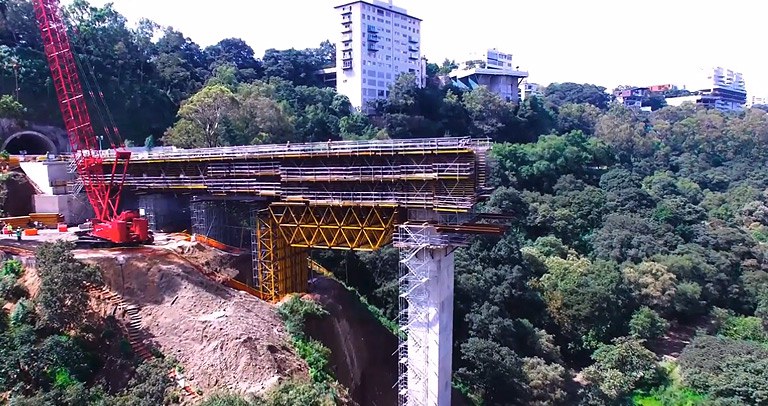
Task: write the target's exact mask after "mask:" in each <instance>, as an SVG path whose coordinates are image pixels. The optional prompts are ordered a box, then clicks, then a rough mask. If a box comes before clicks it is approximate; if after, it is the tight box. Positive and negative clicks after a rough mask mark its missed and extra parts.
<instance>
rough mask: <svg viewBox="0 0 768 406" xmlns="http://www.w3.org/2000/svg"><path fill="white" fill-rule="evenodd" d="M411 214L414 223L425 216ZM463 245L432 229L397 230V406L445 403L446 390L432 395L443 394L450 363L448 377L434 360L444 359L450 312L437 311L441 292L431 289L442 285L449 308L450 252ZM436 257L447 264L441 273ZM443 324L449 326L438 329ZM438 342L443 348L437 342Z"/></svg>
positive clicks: (461, 237)
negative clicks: (398, 309)
mask: <svg viewBox="0 0 768 406" xmlns="http://www.w3.org/2000/svg"><path fill="white" fill-rule="evenodd" d="M413 214H414V216H413V217H414V218H418V217H420V216H419V215H423V216H429V214H430V213H428V212H421V213H418V212H417V213H413ZM434 214H435V213H433V215H434ZM467 239H468V236H467V235H465V234H441V233H440V232H439V230H438V229H437V228H436V227H435V226H434V225H432V224H429V223H426V222H411V223H405V224H401V225H398V226H397V232H396V233H395V236H394V244H395V246H396V247H398V248H399V250H400V262H399V264H400V269H399V280H398V282H399V305H400V311H399V314H398V323H399V325H400V335H399V345H398V381H397V387H398V403H399V405H400V406H438V402H439V401H438V399H442V400H444V399H445V396H446V395H447V396H448V397H450V392H449V391H450V387H449V388H448V389H447V390H448V393H447V394H446V393H442V394H440V393H438V392H440V390H441V389H440V385H442V386H443V392H445V387H444V386H445V385H446V384H447V385H448V386H450V360H448V361H447V362H448V364H447V365H448V368H447V369H448V371H445V370H444V369H445V368H446V364H445V362H446V360H444V359H443V360H441V359H440V357H441V356H443V354H444V352H445V351H448V354H449V355H450V348H447V349H446V348H441V346H444V345H447V346H449V347H450V345H451V343H450V341H451V340H450V336H445V337H443V335H444V334H445V329H449V330H450V329H452V325H450V323H452V317H453V312H452V310H445V309H441V306H440V305H439V302H440V301H441V300H444V299H445V298H443V297H441V295H445V292H440V291H439V290H440V289H439V288H438V289H435V287H436V286H437V287H440V286H441V285H442V286H444V287H445V288H446V289H448V290H449V291H450V297H449V298H448V300H450V301H451V303H452V301H453V257H452V255H451V252H452V251H453V249H454V248H455V247H458V246H463V245H466V243H467ZM436 255H437V257H436ZM438 257H442V259H443V260H447V261H450V265H448V266H447V267H445V264H439V262H436V260H440V259H441V258H438ZM446 258H448V259H446ZM444 267H445V268H447V269H445V268H444ZM441 279H442V280H441ZM451 308H452V307H451ZM444 311H449V312H450V314H449V315H447V317H446V315H442V316H443V317H441V314H440V313H441V312H444ZM446 322H447V323H448V324H449V326H445V325H441V324H443V323H446ZM447 334H450V333H447ZM443 338H446V339H447V340H446V341H447V342H441V339H443ZM446 375H448V376H446ZM446 380H447V382H446ZM441 404H442V403H440V405H441Z"/></svg>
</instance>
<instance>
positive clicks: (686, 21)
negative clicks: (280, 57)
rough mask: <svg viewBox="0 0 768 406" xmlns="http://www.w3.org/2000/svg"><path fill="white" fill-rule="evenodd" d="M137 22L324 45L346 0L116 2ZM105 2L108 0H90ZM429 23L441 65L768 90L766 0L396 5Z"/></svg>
mask: <svg viewBox="0 0 768 406" xmlns="http://www.w3.org/2000/svg"><path fill="white" fill-rule="evenodd" d="M63 2H64V3H68V2H69V0H64V1H63ZM112 2H113V3H114V4H115V8H116V9H117V10H118V11H120V12H121V13H122V14H124V15H125V16H126V17H127V18H128V19H129V20H130V21H132V22H135V21H137V20H138V19H139V18H141V17H146V18H149V19H151V20H153V21H155V22H157V23H158V24H160V25H163V26H168V25H170V26H173V27H174V28H176V29H178V30H180V31H182V32H183V33H184V34H185V35H186V36H188V37H190V38H192V40H194V41H195V42H197V43H199V44H200V45H202V46H207V45H211V44H214V43H216V42H218V41H219V40H221V39H223V38H227V37H240V38H242V39H244V40H245V41H246V42H247V43H248V44H249V45H250V46H251V47H253V49H254V50H255V51H256V55H257V56H261V55H262V54H263V52H264V50H265V49H267V48H278V49H284V48H291V47H294V48H306V47H313V46H316V45H317V44H319V43H320V42H321V41H323V40H325V39H330V40H331V41H334V42H335V40H336V39H337V37H338V36H339V35H341V34H340V32H341V24H340V18H339V17H338V15H337V14H336V12H335V11H334V9H333V6H335V5H337V4H340V3H341V1H335V0H277V1H268V0H250V1H248V0H215V1H204V0H194V1H192V0H113V1H112ZM91 3H92V4H94V5H101V4H104V3H107V1H105V0H91ZM395 5H397V6H400V7H403V8H406V9H407V10H408V12H409V14H412V15H414V16H416V17H419V18H421V19H423V20H424V21H423V23H422V29H421V33H422V53H423V54H424V55H425V56H426V57H427V58H428V59H429V60H430V61H431V62H437V63H440V62H442V60H443V59H444V58H446V57H448V58H455V59H461V58H462V57H463V56H464V55H466V54H468V53H469V52H471V51H475V50H480V49H483V48H489V47H496V48H499V49H500V50H503V51H506V52H510V53H512V54H513V55H514V56H513V62H514V63H515V64H516V65H520V67H521V69H525V70H528V71H529V73H530V80H531V81H532V82H538V83H542V84H548V83H550V82H565V81H571V82H588V83H596V84H600V85H603V86H606V87H608V88H609V89H612V88H613V87H614V86H616V85H619V84H629V85H651V84H664V83H675V84H685V82H686V79H687V78H690V76H691V75H692V74H693V73H695V71H696V69H697V68H703V67H705V66H714V65H719V66H724V67H727V68H730V69H734V70H737V71H741V72H743V73H744V79H745V81H746V83H747V90H748V91H749V93H750V95H756V96H768V52H766V51H765V44H766V39H768V36H767V35H766V32H767V30H766V28H767V25H766V16H768V3H766V2H765V1H762V0H728V1H722V0H721V1H712V0H698V1H697V0H642V1H626V0H618V1H617V0H579V1H574V0H527V1H510V0H473V1H471V2H470V1H463V0H454V1H451V2H449V1H439V0H395Z"/></svg>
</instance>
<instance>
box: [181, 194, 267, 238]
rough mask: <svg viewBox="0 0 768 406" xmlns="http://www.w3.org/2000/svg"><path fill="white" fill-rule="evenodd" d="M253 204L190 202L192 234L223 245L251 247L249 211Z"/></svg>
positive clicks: (214, 201)
mask: <svg viewBox="0 0 768 406" xmlns="http://www.w3.org/2000/svg"><path fill="white" fill-rule="evenodd" d="M252 205H253V203H251V202H241V201H227V200H192V201H191V202H190V212H191V220H192V221H191V223H192V224H191V225H192V233H193V234H199V235H202V236H205V237H208V238H212V239H214V240H216V241H219V242H221V243H223V244H226V245H229V246H232V247H237V248H246V247H249V246H250V245H251V230H252V229H253V227H254V226H253V223H252V222H251V221H250V220H251V217H250V210H251V206H252Z"/></svg>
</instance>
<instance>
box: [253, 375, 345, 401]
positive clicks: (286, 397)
mask: <svg viewBox="0 0 768 406" xmlns="http://www.w3.org/2000/svg"><path fill="white" fill-rule="evenodd" d="M266 401H267V405H269V406H295V405H302V406H335V405H336V402H335V401H334V396H333V394H332V393H331V391H330V390H329V388H328V387H327V386H325V385H322V384H318V383H310V382H303V381H299V380H295V379H294V380H290V381H286V382H285V383H283V384H282V385H280V386H278V387H276V388H274V389H272V390H270V391H269V392H268V393H267V394H266Z"/></svg>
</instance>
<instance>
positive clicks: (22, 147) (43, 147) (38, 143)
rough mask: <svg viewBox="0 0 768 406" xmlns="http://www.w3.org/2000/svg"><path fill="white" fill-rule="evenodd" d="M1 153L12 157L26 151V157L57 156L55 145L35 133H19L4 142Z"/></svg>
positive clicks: (43, 135) (40, 134)
mask: <svg viewBox="0 0 768 406" xmlns="http://www.w3.org/2000/svg"><path fill="white" fill-rule="evenodd" d="M0 150H2V151H8V152H9V153H10V154H12V155H18V154H19V153H20V152H21V151H27V155H45V154H46V153H49V154H57V153H58V152H59V149H58V148H57V147H56V144H55V143H54V142H53V141H52V140H51V139H50V138H48V136H46V135H45V134H43V133H39V132H37V131H19V132H17V133H15V134H13V135H11V136H10V137H8V138H7V139H6V140H5V141H4V142H3V146H2V148H0Z"/></svg>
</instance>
